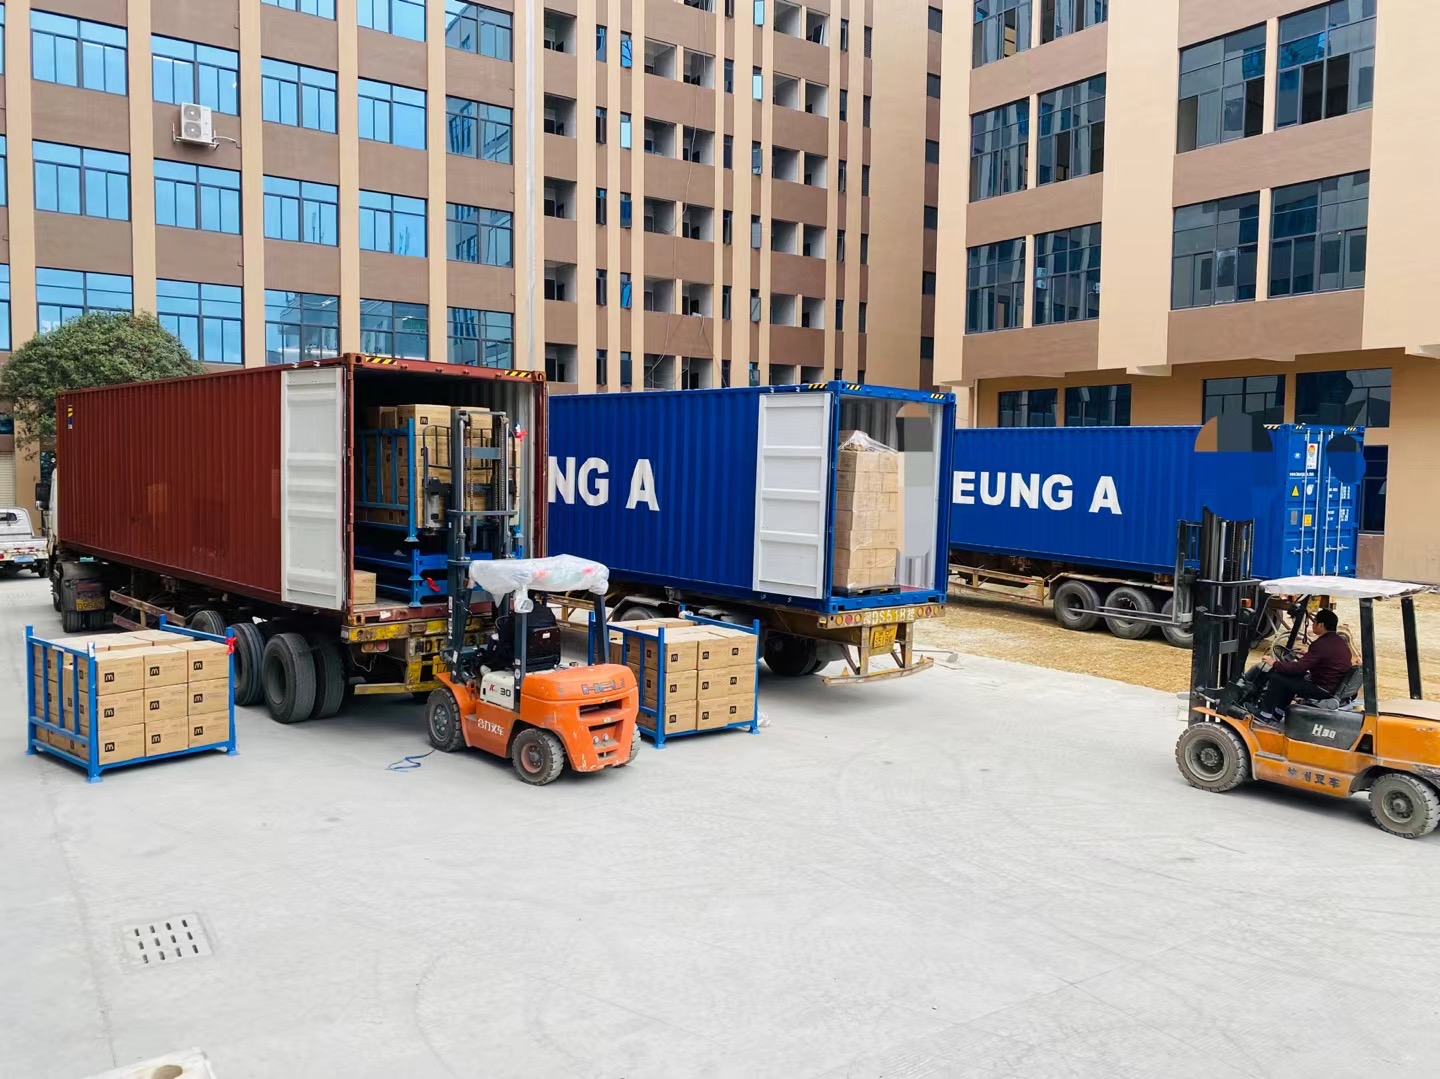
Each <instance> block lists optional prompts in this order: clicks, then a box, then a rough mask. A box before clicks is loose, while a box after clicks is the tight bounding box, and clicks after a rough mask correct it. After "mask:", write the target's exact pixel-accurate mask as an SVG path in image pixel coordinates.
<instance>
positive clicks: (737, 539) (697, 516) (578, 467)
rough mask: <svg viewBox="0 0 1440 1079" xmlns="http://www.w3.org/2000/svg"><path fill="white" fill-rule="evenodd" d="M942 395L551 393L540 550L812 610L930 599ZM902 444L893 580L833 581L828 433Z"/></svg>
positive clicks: (935, 582)
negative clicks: (836, 585)
mask: <svg viewBox="0 0 1440 1079" xmlns="http://www.w3.org/2000/svg"><path fill="white" fill-rule="evenodd" d="M954 423H955V398H954V396H953V395H952V394H931V393H923V392H919V391H914V390H896V389H888V388H885V387H878V386H859V385H854V384H851V383H839V382H831V383H825V384H817V385H810V386H761V387H739V388H734V389H721V390H678V391H664V392H645V393H610V394H591V395H580V396H555V397H552V398H551V399H550V428H549V447H548V452H549V461H548V484H547V487H548V494H547V499H548V508H547V515H548V522H547V526H546V532H547V537H548V538H547V547H548V549H549V551H550V552H551V553H560V552H564V553H567V554H575V555H581V556H583V557H585V558H593V559H595V560H597V561H600V562H604V563H605V564H606V565H608V566H609V567H610V570H611V578H612V580H616V581H624V582H633V583H638V584H644V585H650V586H654V587H657V588H667V587H668V588H674V589H680V590H685V591H688V592H691V593H695V594H700V595H712V596H716V597H732V598H736V599H742V600H749V601H752V602H759V603H766V604H771V605H777V606H793V607H801V608H805V609H808V610H814V611H820V612H826V613H829V612H835V611H845V610H856V609H861V608H867V607H887V606H893V605H898V604H909V603H933V602H943V600H944V598H945V592H946V583H947V557H946V552H947V551H948V542H949V525H950V520H949V515H948V514H946V513H943V512H941V506H942V505H943V501H942V500H943V498H944V497H945V495H944V492H945V491H946V490H948V487H949V479H948V477H949V454H950V448H951V444H950V437H949V434H950V432H951V430H952V429H953V427H954ZM842 430H862V431H865V432H866V433H867V434H869V435H871V436H872V437H874V438H877V439H879V440H880V441H881V442H884V443H885V444H886V445H888V446H890V447H892V448H895V449H898V450H900V451H901V453H902V470H901V492H900V493H901V498H900V504H901V512H902V514H903V526H904V527H903V533H902V536H903V538H902V546H901V549H900V558H899V563H898V580H899V581H900V582H901V583H900V584H899V586H898V587H897V589H896V590H894V591H886V592H879V593H877V594H874V595H854V596H850V595H842V594H837V593H836V592H835V591H834V589H833V588H832V573H831V559H830V552H831V549H832V543H833V527H834V507H835V466H836V461H837V455H838V445H839V438H840V432H841V431H842Z"/></svg>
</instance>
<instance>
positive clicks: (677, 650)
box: [631, 623, 709, 674]
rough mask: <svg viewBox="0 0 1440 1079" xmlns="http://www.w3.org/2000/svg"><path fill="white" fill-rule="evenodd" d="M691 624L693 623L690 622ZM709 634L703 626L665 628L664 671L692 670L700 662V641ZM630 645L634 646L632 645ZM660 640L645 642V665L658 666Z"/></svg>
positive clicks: (653, 667)
mask: <svg viewBox="0 0 1440 1079" xmlns="http://www.w3.org/2000/svg"><path fill="white" fill-rule="evenodd" d="M692 625H693V623H692ZM708 637H709V634H708V633H707V632H706V630H704V629H703V628H691V629H674V630H671V629H667V630H666V631H665V672H666V673H667V674H669V673H670V672H672V671H693V670H695V669H696V667H698V666H699V663H700V642H701V641H703V640H706V639H707V638H708ZM631 647H634V646H633V645H632V646H631ZM659 657H660V640H659V638H658V637H657V638H656V639H655V640H653V641H651V640H647V641H646V642H645V666H646V667H647V668H649V669H656V668H657V667H658V660H659Z"/></svg>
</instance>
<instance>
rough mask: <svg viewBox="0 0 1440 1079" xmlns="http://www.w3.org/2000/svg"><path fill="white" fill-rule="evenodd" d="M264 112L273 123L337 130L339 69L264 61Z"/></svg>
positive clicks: (262, 109)
mask: <svg viewBox="0 0 1440 1079" xmlns="http://www.w3.org/2000/svg"><path fill="white" fill-rule="evenodd" d="M260 112H261V115H262V117H263V118H264V119H266V120H268V121H270V122H271V123H273V124H286V125H287V126H289V127H306V128H309V129H310V130H311V131H328V132H330V133H331V134H332V135H333V134H334V133H335V72H333V71H324V70H322V69H320V68H318V67H304V66H303V65H300V64H287V63H286V62H285V61H283V60H268V59H262V60H261V61H260Z"/></svg>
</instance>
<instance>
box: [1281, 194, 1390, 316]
mask: <svg viewBox="0 0 1440 1079" xmlns="http://www.w3.org/2000/svg"><path fill="white" fill-rule="evenodd" d="M1369 216H1370V173H1369V171H1368V170H1367V171H1365V172H1355V173H1351V174H1349V175H1347V176H1332V177H1330V178H1329V179H1327V180H1312V181H1311V182H1309V183H1304V184H1292V185H1291V186H1289V187H1277V188H1276V189H1275V192H1274V209H1273V212H1272V215H1271V222H1270V297H1271V298H1272V299H1274V298H1276V297H1279V296H1301V295H1306V294H1308V293H1312V292H1338V291H1340V290H1342V289H1352V288H1364V287H1365V261H1366V251H1367V243H1368V235H1367V225H1368V224H1369Z"/></svg>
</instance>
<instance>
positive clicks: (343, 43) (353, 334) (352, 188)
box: [335, 3, 360, 352]
mask: <svg viewBox="0 0 1440 1079" xmlns="http://www.w3.org/2000/svg"><path fill="white" fill-rule="evenodd" d="M335 20H336V21H335V28H336V33H337V36H338V40H339V47H340V62H339V65H338V67H339V70H338V71H337V72H336V80H335V129H336V138H337V141H338V143H339V146H340V184H339V187H340V206H339V217H340V222H339V231H340V351H341V352H359V351H360V101H359V97H358V94H359V92H360V87H359V68H360V30H359V26H358V25H357V23H356V21H355V5H354V4H343V3H341V4H336V5H335Z"/></svg>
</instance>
